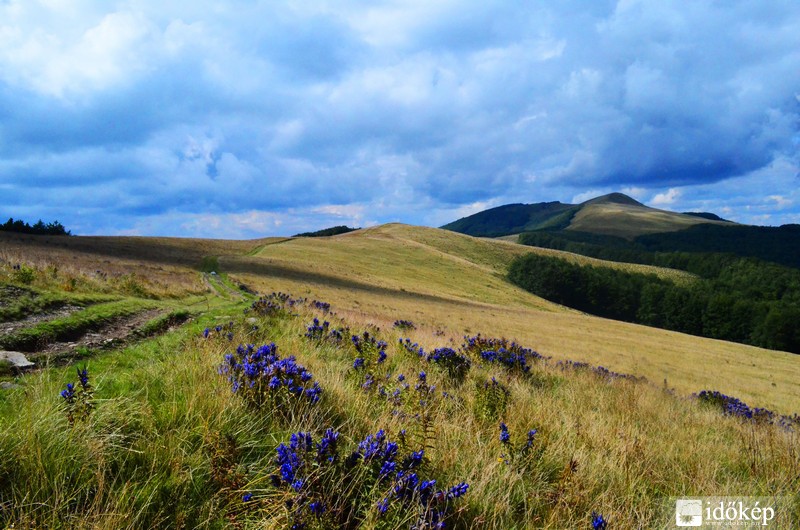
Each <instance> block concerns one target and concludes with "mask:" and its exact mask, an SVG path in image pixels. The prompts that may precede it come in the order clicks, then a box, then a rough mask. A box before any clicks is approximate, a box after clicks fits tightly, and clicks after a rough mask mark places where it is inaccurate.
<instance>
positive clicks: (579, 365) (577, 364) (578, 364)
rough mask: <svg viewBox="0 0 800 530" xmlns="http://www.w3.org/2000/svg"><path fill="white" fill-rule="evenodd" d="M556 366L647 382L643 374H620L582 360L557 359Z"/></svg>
mask: <svg viewBox="0 0 800 530" xmlns="http://www.w3.org/2000/svg"><path fill="white" fill-rule="evenodd" d="M556 366H557V367H558V368H561V369H562V370H567V369H571V370H591V371H592V372H593V373H594V374H595V375H597V376H599V377H603V378H605V379H625V380H628V381H634V382H639V383H646V382H647V378H646V377H643V376H636V375H632V374H622V373H619V372H614V371H612V370H609V369H608V368H606V367H605V366H592V365H591V364H589V363H585V362H582V361H569V360H565V361H558V362H557V363H556Z"/></svg>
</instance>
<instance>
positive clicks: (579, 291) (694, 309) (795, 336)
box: [508, 253, 800, 353]
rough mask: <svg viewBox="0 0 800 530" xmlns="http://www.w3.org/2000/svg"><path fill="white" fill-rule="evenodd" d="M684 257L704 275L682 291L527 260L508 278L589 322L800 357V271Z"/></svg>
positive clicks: (657, 281)
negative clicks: (619, 323) (592, 318)
mask: <svg viewBox="0 0 800 530" xmlns="http://www.w3.org/2000/svg"><path fill="white" fill-rule="evenodd" d="M675 258H676V259H678V258H681V256H677V257H675ZM682 258H684V259H690V261H692V263H693V266H692V268H701V269H703V270H706V271H707V274H708V275H707V276H705V277H698V278H697V279H696V280H695V281H693V282H690V283H689V284H687V285H681V284H676V283H674V282H672V281H669V280H665V279H662V278H659V277H658V276H656V275H653V274H642V273H635V272H628V271H622V270H617V269H612V268H610V267H598V266H592V265H578V264H575V263H570V262H568V261H566V260H564V259H561V258H557V257H550V256H540V255H536V254H528V255H525V256H520V257H518V258H517V259H515V260H514V261H513V262H512V263H511V265H510V267H509V272H508V277H509V280H510V281H511V282H512V283H514V284H516V285H518V286H520V287H522V288H523V289H526V290H527V291H529V292H531V293H533V294H536V295H537V296H541V297H542V298H546V299H547V300H550V301H553V302H556V303H559V304H562V305H566V306H568V307H572V308H575V309H578V310H580V311H585V312H587V313H591V314H594V315H598V316H602V317H606V318H612V319H616V320H624V321H627V322H635V323H639V324H644V325H648V326H654V327H659V328H664V329H670V330H674V331H680V332H683V333H689V334H692V335H699V336H703V337H709V338H715V339H722V340H729V341H734V342H741V343H745V344H751V345H754V346H761V347H764V348H770V349H775V350H784V351H790V352H794V353H800V325H798V323H800V271H798V270H795V269H791V268H787V267H782V266H780V265H776V264H772V263H766V262H763V261H760V260H756V259H753V258H735V257H734V258H731V257H730V256H725V255H719V254H713V253H711V254H706V255H695V256H691V257H688V258H687V257H686V256H682ZM704 259H705V260H708V263H707V264H706V267H702V266H701V265H702V262H703V260H704ZM708 271H716V272H714V273H713V274H712V273H710V272H708Z"/></svg>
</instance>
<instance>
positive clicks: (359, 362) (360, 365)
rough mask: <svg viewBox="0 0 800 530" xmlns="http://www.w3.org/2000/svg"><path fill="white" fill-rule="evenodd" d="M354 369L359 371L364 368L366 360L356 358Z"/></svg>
mask: <svg viewBox="0 0 800 530" xmlns="http://www.w3.org/2000/svg"><path fill="white" fill-rule="evenodd" d="M353 368H355V369H356V370H358V369H359V368H364V359H362V358H361V357H358V358H356V360H355V361H353Z"/></svg>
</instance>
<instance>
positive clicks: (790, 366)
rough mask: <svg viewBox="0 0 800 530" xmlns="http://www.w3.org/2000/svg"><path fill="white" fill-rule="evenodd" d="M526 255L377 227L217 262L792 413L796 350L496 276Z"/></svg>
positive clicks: (431, 232)
mask: <svg viewBox="0 0 800 530" xmlns="http://www.w3.org/2000/svg"><path fill="white" fill-rule="evenodd" d="M526 251H529V249H525V248H521V247H519V246H517V245H513V244H511V243H507V242H503V241H495V240H487V239H476V238H471V237H469V236H464V235H460V234H455V233H451V232H447V231H443V230H437V229H428V228H419V227H409V226H404V225H384V226H381V227H377V228H373V229H368V230H363V231H361V232H357V233H352V234H346V235H343V236H337V237H333V238H322V239H317V240H313V241H312V240H307V239H297V240H286V241H284V242H282V243H280V244H275V245H268V246H265V247H263V248H262V249H261V251H260V252H259V254H258V255H257V256H253V257H249V258H247V259H245V258H242V257H229V258H222V259H221V264H222V267H223V269H225V270H231V271H232V272H233V273H234V274H235V275H236V276H238V277H241V278H242V279H243V280H244V281H245V283H248V284H250V285H253V286H256V287H258V288H259V289H260V290H262V291H271V290H284V291H290V292H292V293H295V294H296V295H303V296H309V297H316V298H320V299H323V300H336V302H337V304H336V305H337V306H338V307H339V308H340V309H341V310H344V311H346V312H347V313H348V314H350V315H354V316H360V317H362V318H369V319H372V320H374V321H375V322H378V323H382V324H386V323H391V322H393V321H394V320H395V319H398V318H409V319H412V320H415V321H420V322H425V323H426V324H427V327H428V328H430V329H431V330H433V329H443V330H445V331H447V332H448V333H447V338H453V339H458V338H460V335H461V334H463V333H477V332H483V333H485V334H487V333H488V334H492V335H505V336H508V337H513V338H516V339H518V340H519V341H520V342H522V343H524V344H526V345H529V346H531V347H534V348H536V349H537V350H538V351H540V352H541V353H543V354H545V355H550V356H553V357H554V358H557V359H559V358H560V359H573V360H580V361H587V362H590V363H593V364H599V365H603V366H607V367H609V368H611V369H613V370H616V371H619V372H628V373H634V374H638V375H644V376H645V377H647V378H649V379H650V380H651V381H653V382H655V383H659V384H660V383H662V382H663V381H664V380H665V379H666V380H667V382H668V384H669V386H671V387H675V388H676V389H677V390H678V391H680V392H681V393H684V394H689V393H692V392H697V391H699V390H702V389H706V388H712V389H718V390H720V391H723V392H726V393H728V394H731V395H735V396H737V397H739V398H741V399H743V400H744V401H746V402H748V403H750V404H754V405H758V406H765V407H771V408H775V409H777V410H780V411H783V412H794V411H797V410H800V383H799V382H798V381H800V378H798V374H799V373H800V369H799V368H798V358H797V356H794V355H791V354H788V353H784V352H776V351H770V350H763V349H759V348H755V347H750V346H745V345H740V344H734V343H728V342H723V341H715V340H710V339H704V338H700V337H694V336H690V335H684V334H680V333H675V332H670V331H664V330H659V329H654V328H648V327H644V326H638V325H635V324H628V323H623V322H616V321H611V320H605V319H601V318H596V317H592V316H588V315H584V314H580V313H578V312H575V311H570V310H566V309H564V308H562V307H560V306H556V305H554V304H551V303H549V302H546V301H544V300H542V299H540V298H538V297H535V296H533V295H531V294H529V293H526V292H524V291H522V290H521V289H518V288H516V287H514V286H511V285H509V284H508V283H506V282H505V281H504V280H503V278H502V275H503V271H504V268H505V264H506V263H507V262H508V261H509V260H510V259H511V258H512V257H513V256H515V255H517V254H519V253H523V252H526ZM543 252H548V253H551V252H552V253H555V252H556V251H543ZM561 254H562V255H564V254H565V253H561ZM571 256H574V255H571ZM573 259H576V260H586V258H582V257H577V256H575V257H574V258H573ZM589 261H591V260H586V261H584V262H589ZM594 262H595V263H597V260H594ZM651 270H652V269H651ZM438 340H439V342H445V341H446V340H447V339H446V338H439V339H438ZM710 367H713V369H711V368H710Z"/></svg>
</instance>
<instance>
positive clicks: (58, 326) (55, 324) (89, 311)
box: [0, 299, 156, 351]
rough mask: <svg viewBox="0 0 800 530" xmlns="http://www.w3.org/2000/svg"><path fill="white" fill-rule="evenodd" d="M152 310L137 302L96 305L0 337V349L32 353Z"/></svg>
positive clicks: (147, 303) (126, 300) (153, 305)
mask: <svg viewBox="0 0 800 530" xmlns="http://www.w3.org/2000/svg"><path fill="white" fill-rule="evenodd" d="M154 307H156V305H155V304H154V303H152V302H147V301H142V300H139V299H125V300H118V301H115V302H106V303H102V304H96V305H93V306H89V307H87V308H86V309H83V310H81V311H78V312H77V313H73V314H71V315H69V316H67V317H64V318H59V319H55V320H48V321H44V322H40V323H38V324H36V325H35V326H33V327H30V328H24V329H21V330H19V331H16V332H14V333H12V334H10V335H6V336H3V337H0V346H2V347H4V348H6V349H10V350H18V351H35V349H36V348H37V347H40V346H42V345H45V344H48V343H51V342H56V341H69V340H74V339H76V338H78V337H80V336H81V335H83V334H84V333H86V332H88V331H92V330H97V329H99V328H100V327H102V326H103V325H105V324H108V323H109V322H111V321H112V320H114V319H117V318H121V317H126V316H129V315H133V314H134V313H138V312H140V311H143V310H146V309H152V308H154Z"/></svg>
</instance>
